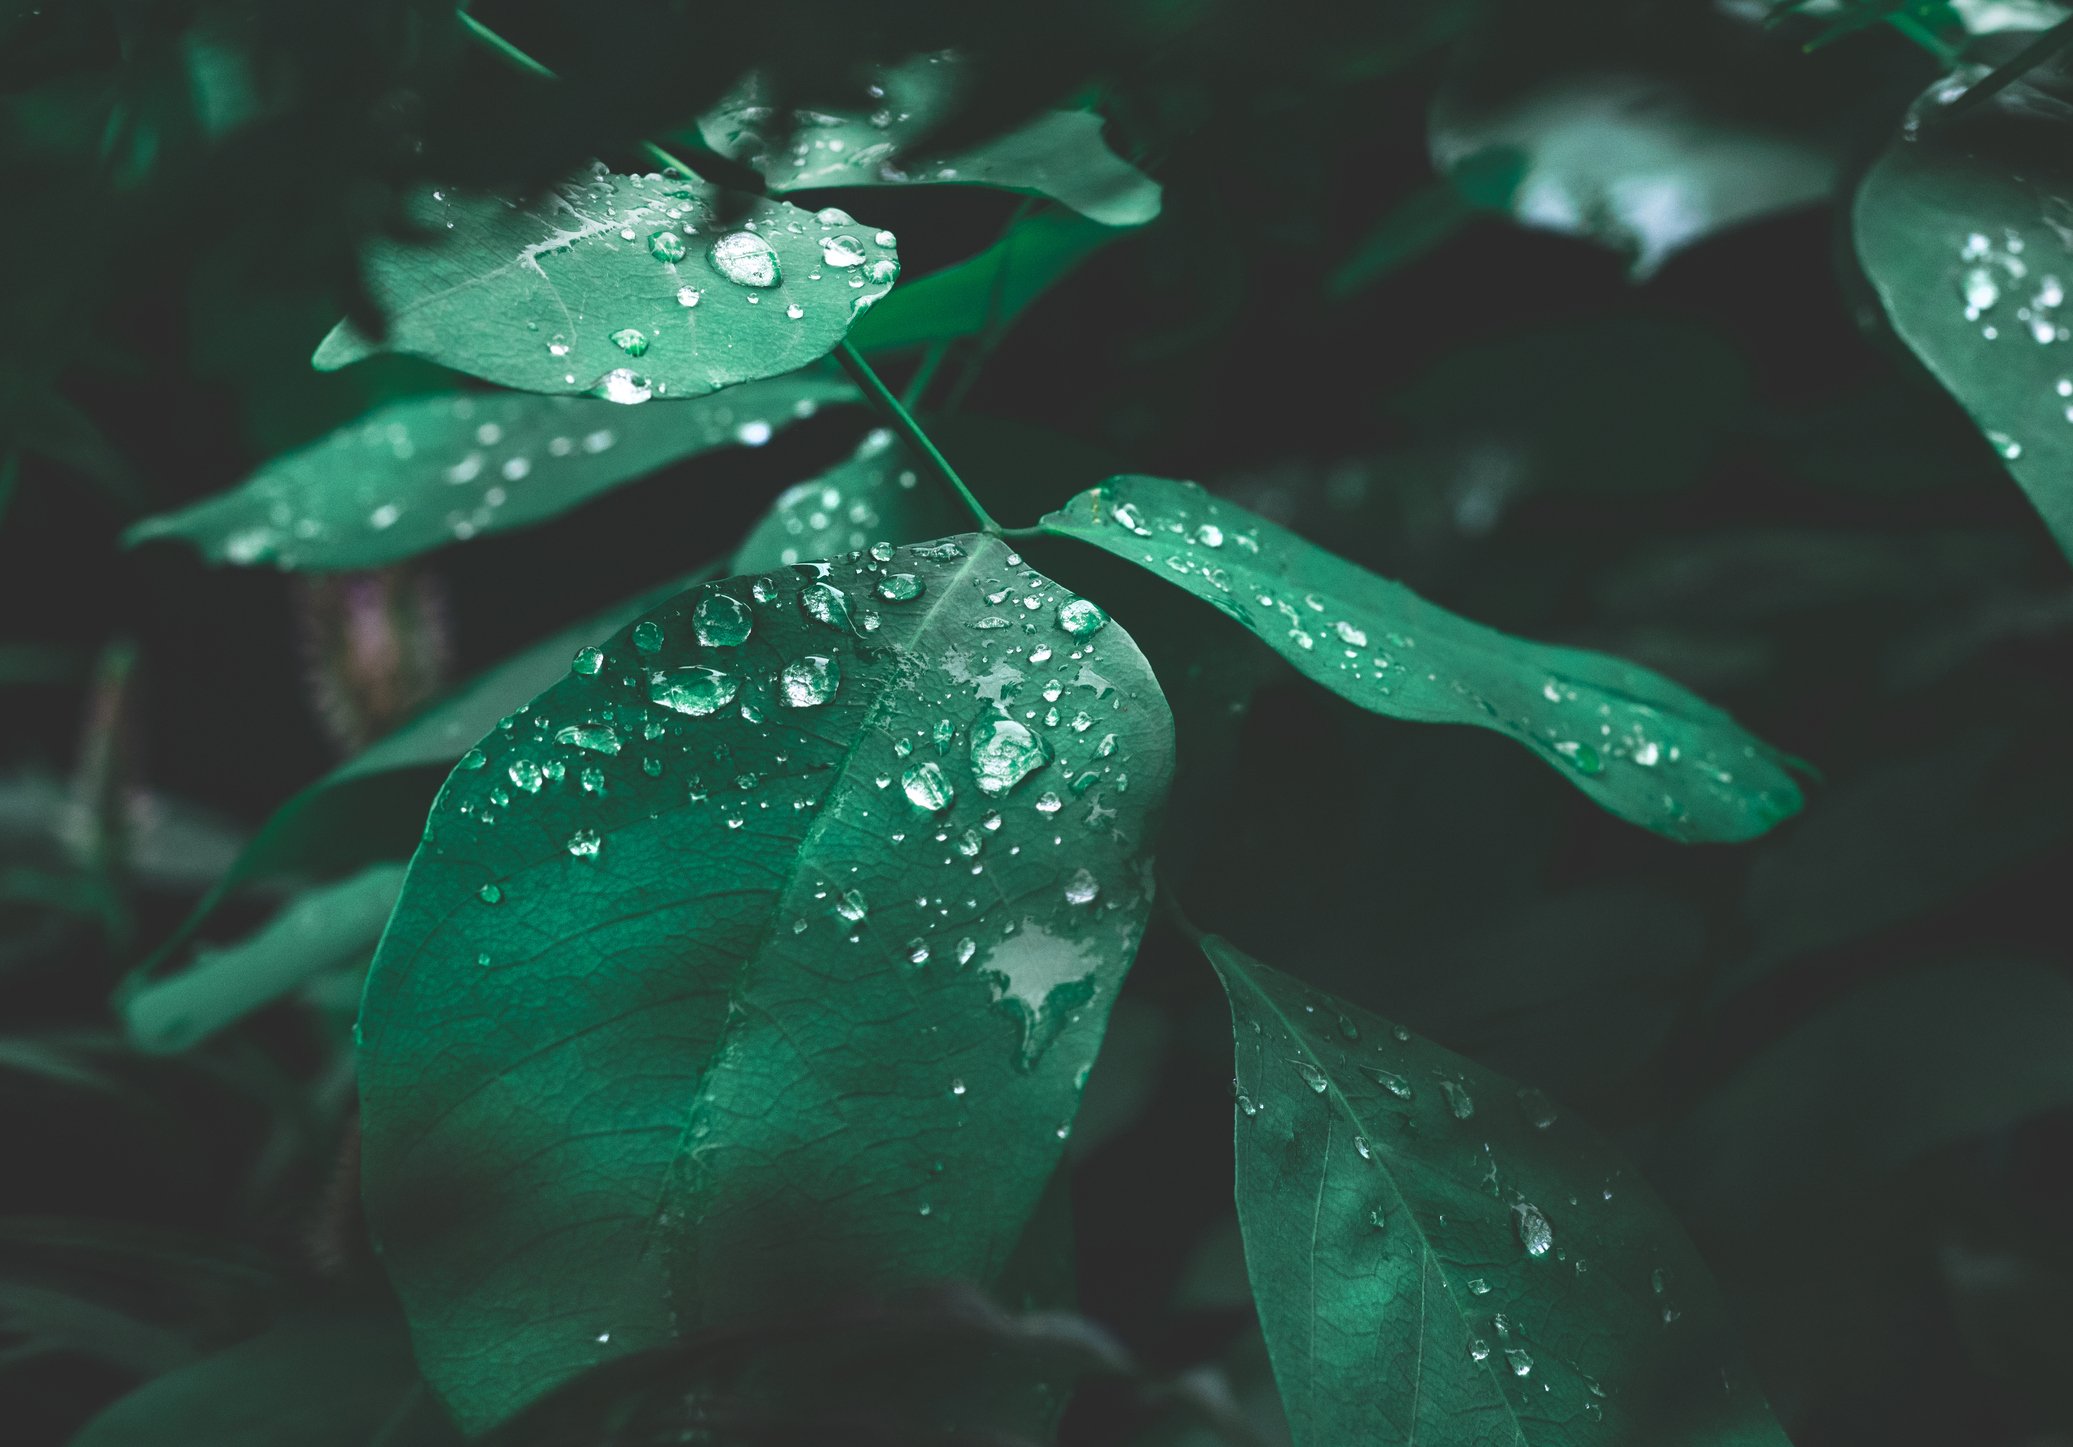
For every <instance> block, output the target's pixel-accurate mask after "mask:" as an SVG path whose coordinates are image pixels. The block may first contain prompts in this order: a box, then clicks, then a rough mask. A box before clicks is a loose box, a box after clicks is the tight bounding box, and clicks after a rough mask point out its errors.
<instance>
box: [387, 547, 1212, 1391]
mask: <svg viewBox="0 0 2073 1447" xmlns="http://www.w3.org/2000/svg"><path fill="white" fill-rule="evenodd" d="M1077 601H1078V600H1074V599H1072V598H1071V595H1069V594H1066V593H1064V592H1063V591H1062V590H1060V589H1059V588H1057V586H1056V585H1055V584H1052V583H1050V582H1048V581H1046V580H1045V579H1043V578H1042V577H1040V576H1039V575H1037V574H1036V573H1034V572H1033V571H1031V570H1029V569H1028V568H1026V567H1025V566H1023V565H1021V564H1020V562H1019V560H1017V559H1015V558H1014V557H1013V555H1012V554H1010V553H1009V552H1008V550H1007V548H1006V547H1005V546H1004V545H1003V544H1001V543H1000V542H998V541H996V540H992V539H986V538H981V537H976V536H971V537H963V538H959V539H955V540H950V541H945V542H938V543H932V544H927V545H924V546H920V547H914V548H907V549H903V550H894V549H891V548H884V549H882V550H881V549H877V548H874V549H873V552H872V554H868V555H860V556H851V557H848V558H845V559H842V560H839V561H837V562H834V563H830V564H826V565H821V566H819V567H816V568H809V569H801V570H799V571H797V572H795V573H788V574H785V575H781V576H773V577H765V578H761V579H749V578H739V579H734V580H731V581H729V582H726V583H721V584H713V585H708V586H706V587H704V588H700V589H697V590H695V591H693V592H690V593H686V594H683V595H681V596H680V597H678V598H675V599H673V600H671V601H670V602H669V603H667V604H665V605H663V606H662V607H661V608H659V609H657V610H656V611H655V612H653V613H651V614H650V615H649V616H648V617H647V618H645V619H643V620H642V621H641V622H640V623H639V624H637V625H635V626H634V627H633V628H632V629H630V630H627V631H625V632H622V633H620V634H618V635H616V636H615V637H614V638H613V639H612V640H611V641H610V642H609V643H607V644H606V645H605V646H604V647H603V648H602V649H601V650H596V651H594V652H589V653H586V654H585V655H583V656H582V657H581V659H580V660H579V662H578V664H577V666H576V669H575V671H574V672H572V673H571V674H570V675H569V676H567V677H566V678H565V679H564V680H563V681H562V682H561V683H559V684H557V685H555V687H553V688H551V689H549V690H548V691H547V692H546V693H545V694H544V695H542V696H541V697H540V698H539V699H538V700H536V701H535V703H534V704H533V705H532V706H531V707H530V709H528V710H526V711H525V712H523V713H521V714H520V715H519V716H517V717H516V718H514V719H513V720H512V721H511V727H510V728H508V729H505V728H501V727H500V728H497V729H494V730H492V731H491V732H490V734H489V735H488V737H486V738H485V739H484V740H483V741H482V743H481V744H480V745H479V746H478V747H477V749H475V750H472V751H471V752H470V753H469V754H468V755H467V756H466V757H465V758H464V759H463V760H462V763H461V767H460V768H459V769H457V770H456V771H455V772H454V774H453V775H452V777H451V778H450V779H449V780H448V782H447V785H446V788H445V790H444V791H443V792H442V793H441V795H440V799H439V802H438V804H437V805H436V806H435V807H434V809H433V812H432V817H431V821H430V824H429V826H428V834H427V839H428V842H427V843H426V844H425V846H424V847H423V848H421V849H420V850H419V852H418V854H417V856H416V858H415V859H414V860H413V862H412V864H411V868H410V874H409V876H408V878H407V880H406V882H405V885H404V890H403V896H402V899H401V900H400V901H399V903H398V905H397V908H396V914H395V917H394V919H393V921H392V922H391V924H390V926H389V930H388V933H387V934H386V935H385V936H384V938H383V942H382V946H381V949H380V951H379V952H378V954H377V956H376V960H375V966H374V970H373V973H372V975H371V977H370V980H369V984H368V992H367V997H366V1003H365V1006H364V1009H363V1012H362V1018H361V1029H362V1038H363V1042H364V1043H363V1047H362V1052H361V1057H360V1081H361V1093H362V1094H361V1098H362V1110H363V1129H364V1151H365V1155H364V1180H365V1189H366V1199H367V1207H368V1215H369V1220H370V1222H371V1225H372V1228H373V1231H374V1233H375V1236H376V1238H377V1240H378V1241H379V1245H380V1249H381V1251H382V1253H383V1256H384V1258H385V1260H386V1262H387V1265H388V1268H389V1272H390V1275H391V1278H392V1280H393V1281H394V1282H395V1284H396V1286H397V1289H398V1290H399V1292H400V1293H401V1295H402V1297H403V1300H404V1303H405V1305H406V1308H407V1310H408V1312H409V1315H410V1317H411V1321H412V1326H413V1330H414V1332H415V1334H416V1344H417V1350H418V1358H419V1361H420V1363H421V1364H422V1365H423V1367H424V1369H425V1371H426V1373H427V1376H428V1377H429V1378H430V1380H431V1381H432V1382H433V1383H434V1385H435V1386H436V1387H437V1389H438V1390H439V1392H440V1393H441V1395H442V1396H443V1397H444V1398H445V1399H446V1400H447V1402H448V1403H449V1404H450V1405H451V1406H452V1408H453V1409H454V1411H455V1413H456V1414H457V1416H458V1417H459V1418H460V1419H461V1421H462V1424H463V1426H464V1427H467V1428H469V1429H470V1430H475V1429H479V1428H480V1427H482V1426H485V1425H487V1424H489V1423H491V1422H493V1421H496V1420H498V1419H500V1418H502V1417H504V1416H506V1415H508V1414H509V1413H510V1412H512V1411H513V1410H514V1409H516V1408H517V1407H519V1406H520V1405H522V1404H523V1403H524V1402H525V1401H526V1400H527V1399H528V1398H530V1397H531V1396H533V1395H535V1394H537V1393H539V1392H541V1391H544V1390H546V1389H547V1388H549V1387H551V1386H553V1385H554V1384H555V1383H556V1382H558V1381H561V1380H564V1379H566V1378H568V1377H569V1376H571V1375H573V1374H575V1373H576V1372H578V1371H580V1370H582V1369H583V1368H585V1367H586V1366H588V1365H590V1364H592V1363H596V1362H600V1361H603V1360H606V1359H609V1358H613V1357H617V1356H619V1355H621V1354H623V1353H627V1352H632V1351H637V1350H640V1349H642V1348H645V1347H652V1346H656V1345H658V1344H661V1343H663V1342H666V1341H668V1340H670V1339H672V1338H673V1337H674V1336H675V1335H676V1334H677V1333H679V1332H684V1331H691V1330H695V1329H698V1328H700V1327H702V1326H707V1325H712V1324H714V1323H718V1322H725V1321H730V1320H734V1319H737V1318H754V1317H756V1316H759V1315H763V1314H766V1313H768V1312H770V1311H772V1310H774V1309H777V1308H779V1307H780V1306H781V1307H783V1308H784V1309H797V1308H798V1307H799V1306H801V1305H802V1304H806V1303H811V1302H813V1301H820V1300H827V1299H830V1298H832V1297H839V1296H845V1295H852V1296H854V1295H869V1294H876V1293H883V1292H886V1291H889V1290H894V1289H897V1288H900V1287H903V1286H906V1285H910V1284H913V1283H916V1282H919V1281H924V1280H931V1279H942V1278H956V1279H963V1280H973V1281H982V1282H983V1281H987V1280H989V1279H992V1278H993V1277H994V1276H996V1275H997V1274H998V1273H999V1272H1000V1270H1001V1268H1002V1266H1003V1265H1004V1263H1005V1261H1006V1259H1007V1256H1008V1253H1009V1252H1010V1251H1011V1250H1012V1248H1013V1246H1014V1243H1015V1240H1016V1238H1017V1236H1018V1235H1019V1234H1020V1231H1021V1228H1022V1225H1023V1223H1024V1222H1025V1221H1026V1219H1027V1218H1028V1216H1029V1213H1030V1211H1031V1210H1032V1209H1033V1207H1034V1205H1035V1203H1036V1200H1037V1197H1038V1195H1039V1194H1040V1193H1041V1191H1042V1190H1043V1187H1044V1183H1045V1181H1046V1180H1047V1179H1048V1178H1049V1176H1050V1174H1051V1172H1052V1169H1053V1167H1054V1166H1055V1165H1056V1163H1057V1160H1058V1157H1059V1155H1060V1153H1061V1151H1062V1150H1063V1149H1064V1140H1065V1138H1066V1136H1067V1135H1068V1134H1069V1128H1070V1124H1071V1121H1072V1117H1073V1111H1074V1108H1075V1106H1076V1104H1077V1099H1078V1094H1079V1089H1080V1082H1081V1080H1082V1079H1083V1076H1084V1072H1085V1071H1086V1069H1087V1067H1088V1066H1089V1065H1090V1064H1091V1063H1092V1060H1093V1057H1094V1052H1095V1049H1096V1047H1097V1046H1098V1044H1099V1042H1100V1037H1101V1033H1102V1026H1103V1022H1104V1021H1105V1019H1106V1017H1107V1013H1108V1009H1109V1006H1110V1004H1111V1002H1112V1001H1113V999H1114V996H1115V992H1116V989H1117V986H1118V985H1119V984H1120V982H1121V979H1122V976H1123V973H1124V971H1125V969H1126V968H1127V966H1128V964H1129V962H1130V959H1131V956H1132V954H1133V952H1134V950H1135V948H1136V944H1137V939H1138V936H1139V934H1140V932H1141V931H1142V929H1143V927H1144V922H1145V915H1146V912H1147V909H1148V906H1149V869H1148V866H1149V861H1148V859H1147V857H1146V852H1145V846H1146V842H1147V840H1148V838H1149V836H1150V833H1151V830H1152V826H1153V820H1154V816H1155V814H1156V811H1157V809H1158V807H1159V805H1160V802H1161V800H1162V799H1163V798H1164V795H1165V792H1166V784H1167V776H1168V773H1169V771H1170V768H1171V764H1172V734H1171V720H1170V718H1169V716H1168V714H1167V711H1166V707H1165V703H1164V700H1163V699H1162V698H1161V697H1160V695H1159V690H1158V686H1157V684H1156V683H1155V682H1154V680H1153V679H1152V677H1151V674H1150V672H1149V670H1148V669H1147V668H1146V666H1145V664H1144V661H1143V658H1142V656H1141V655H1140V654H1139V653H1138V652H1137V649H1136V647H1135V645H1134V644H1133V643H1132V642H1131V641H1130V639H1129V638H1128V637H1127V636H1126V635H1125V634H1124V633H1123V632H1122V630H1121V629H1120V628H1119V627H1115V626H1113V625H1110V626H1108V627H1104V628H1098V629H1091V628H1090V627H1089V623H1090V621H1091V620H1090V619H1088V618H1086V617H1084V616H1083V615H1084V612H1085V610H1084V609H1083V608H1080V607H1072V608H1065V607H1064V605H1066V604H1067V603H1069V602H1070V603H1077ZM1032 604H1033V605H1034V606H1031V605H1032ZM1062 608H1063V609H1064V614H1063V621H1061V617H1060V613H1061V609H1062ZM1068 624H1069V625H1070V626H1067V625H1068ZM701 639H703V640H704V641H703V642H701ZM586 670H587V671H586ZM1054 692H1055V693H1056V694H1057V697H1056V699H1055V700H1054V699H1053V698H1052V697H1051V696H1050V695H1051V694H1052V693H1054ZM1025 771H1026V772H1025Z"/></svg>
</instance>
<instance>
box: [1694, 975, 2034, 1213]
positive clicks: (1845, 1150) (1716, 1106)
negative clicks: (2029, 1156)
mask: <svg viewBox="0 0 2073 1447" xmlns="http://www.w3.org/2000/svg"><path fill="white" fill-rule="evenodd" d="M2068 1106H2073V982H2069V981H2068V980H2067V978H2066V977H2065V975H2064V974H2063V973H2061V972H2060V971H2059V970H2057V969H2053V968H2047V967H2045V966H2043V965H2040V964H2033V963H2030V962H2026V961H1988V962H1984V963H1968V964H1962V965H1943V966H1937V967H1932V968H1929V969H1922V970H1913V971H1909V972H1906V973H1903V974H1899V975H1892V976H1887V977H1885V978H1883V979H1879V980H1876V981H1873V982H1872V983H1870V984H1868V985H1864V986H1861V987H1859V988H1858V989H1856V990H1854V991H1852V992H1851V993H1850V994H1848V995H1845V996H1844V997H1843V998H1842V999H1840V1000H1838V1001H1837V1002H1836V1003H1834V1004H1833V1005H1830V1006H1828V1007H1827V1008H1826V1009H1824V1010H1822V1011H1820V1012H1819V1013H1817V1014H1815V1015H1814V1016H1812V1017H1811V1018H1809V1019H1807V1020H1806V1021H1804V1022H1802V1023H1801V1024H1800V1025H1798V1026H1797V1027H1795V1028H1794V1029H1793V1030H1791V1031H1790V1032H1788V1033H1787V1034H1786V1035H1785V1036H1784V1037H1783V1038H1781V1039H1779V1040H1778V1041H1776V1042H1775V1043H1774V1044H1773V1045H1771V1047H1770V1048H1769V1049H1767V1050H1765V1051H1764V1052H1763V1053H1761V1054H1760V1055H1758V1056H1757V1057H1756V1058H1755V1059H1753V1060H1751V1061H1750V1062H1749V1063H1748V1064H1747V1065H1745V1066H1743V1067H1742V1068H1741V1069H1740V1070H1739V1071H1737V1072H1736V1073H1735V1074H1734V1075H1732V1076H1730V1077H1729V1078H1728V1079H1727V1080H1726V1081H1725V1082H1724V1083H1722V1084H1721V1085H1720V1086H1718V1087H1716V1088H1715V1089H1714V1090H1713V1091H1712V1092H1710V1093H1709V1094H1708V1095H1707V1096H1706V1098H1705V1099H1703V1100H1702V1101H1700V1103H1699V1105H1698V1107H1697V1108H1696V1109H1695V1110H1694V1111H1693V1112H1692V1113H1691V1115H1690V1116H1688V1117H1687V1118H1686V1119H1685V1120H1684V1121H1683V1122H1682V1123H1681V1124H1680V1125H1679V1126H1678V1128H1677V1129H1676V1131H1675V1132H1674V1133H1673V1134H1672V1136H1671V1137H1670V1139H1669V1140H1668V1141H1666V1142H1665V1143H1664V1145H1663V1147H1662V1149H1661V1151H1660V1160H1659V1168H1658V1169H1657V1170H1656V1171H1655V1178H1656V1179H1657V1180H1659V1181H1661V1182H1662V1183H1663V1186H1664V1189H1665V1190H1666V1191H1668V1192H1670V1193H1671V1195H1672V1196H1673V1197H1674V1198H1675V1199H1678V1200H1680V1201H1685V1202H1688V1203H1689V1204H1690V1208H1691V1210H1692V1211H1693V1212H1694V1213H1696V1214H1703V1215H1706V1216H1712V1217H1718V1218H1721V1219H1723V1220H1734V1219H1737V1218H1738V1217H1741V1216H1744V1215H1746V1214H1747V1213H1750V1212H1755V1211H1762V1210H1767V1209H1771V1208H1775V1207H1777V1206H1779V1205H1781V1204H1783V1203H1784V1202H1786V1201H1787V1200H1789V1199H1791V1198H1792V1197H1793V1196H1794V1195H1795V1194H1796V1193H1799V1192H1805V1191H1812V1190H1816V1189H1819V1188H1820V1187H1822V1186H1834V1185H1837V1184H1840V1183H1852V1182H1856V1181H1858V1180H1861V1179H1862V1178H1863V1176H1864V1175H1865V1174H1866V1173H1867V1172H1876V1171H1884V1170H1890V1169H1892V1168H1893V1167H1895V1166H1898V1165H1901V1164H1903V1163H1905V1162H1906V1161H1907V1160H1909V1159H1910V1158H1912V1157H1914V1156H1918V1155H1920V1154H1922V1153H1923V1152H1925V1151H1929V1150H1933V1149H1935V1148H1937V1147H1939V1146H1946V1145H1951V1144H1954V1143H1956V1142H1958V1141H1962V1140H1968V1139H1971V1138H1973V1137H1976V1136H1981V1135H1987V1134H1991V1133H1993V1132H1995V1131H1999V1130H2004V1129H2007V1128H2008V1127H2010V1126H2013V1125H2015V1124H2017V1123H2019V1122H2020V1121H2022V1120H2024V1119H2026V1118H2028V1117H2029V1116H2032V1115H2036V1114H2038V1113H2039V1112H2042V1111H2047V1110H2061V1109H2065V1108H2067V1107H2068Z"/></svg>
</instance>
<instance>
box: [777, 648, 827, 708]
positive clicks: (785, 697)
mask: <svg viewBox="0 0 2073 1447" xmlns="http://www.w3.org/2000/svg"><path fill="white" fill-rule="evenodd" d="M841 684H842V666H841V665H840V664H839V663H837V662H836V661H835V660H834V659H832V658H826V657H823V656H822V655H820V654H818V653H809V654H807V655H806V656H805V657H804V658H795V659H793V660H792V661H791V662H790V663H787V664H786V665H785V666H784V670H783V672H782V673H780V674H779V676H778V702H780V703H782V704H784V706H785V707H787V708H815V707H818V706H819V705H821V704H824V703H826V702H827V701H828V700H829V699H831V698H833V697H834V696H835V690H836V689H837V688H839V687H840V686H841Z"/></svg>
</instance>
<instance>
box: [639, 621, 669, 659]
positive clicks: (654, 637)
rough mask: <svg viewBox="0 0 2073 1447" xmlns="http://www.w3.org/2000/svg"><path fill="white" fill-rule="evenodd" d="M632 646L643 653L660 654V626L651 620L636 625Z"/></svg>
mask: <svg viewBox="0 0 2073 1447" xmlns="http://www.w3.org/2000/svg"><path fill="white" fill-rule="evenodd" d="M633 646H634V647H636V648H638V649H640V651H641V652H643V653H659V652H661V650H662V625H661V624H659V623H657V622H655V621H654V620H653V619H646V620H643V621H642V622H639V623H636V624H635V625H634V629H633Z"/></svg>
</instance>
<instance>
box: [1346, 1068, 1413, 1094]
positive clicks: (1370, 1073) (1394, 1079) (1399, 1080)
mask: <svg viewBox="0 0 2073 1447" xmlns="http://www.w3.org/2000/svg"><path fill="white" fill-rule="evenodd" d="M1360 1072H1361V1074H1363V1075H1365V1076H1367V1077H1369V1078H1370V1079H1371V1080H1373V1081H1374V1082H1375V1084H1377V1085H1379V1086H1381V1087H1382V1088H1383V1089H1384V1090H1386V1091H1388V1092H1389V1093H1390V1094H1391V1095H1393V1096H1395V1097H1396V1098H1397V1099H1398V1100H1409V1099H1410V1098H1411V1097H1412V1096H1413V1095H1414V1094H1416V1092H1415V1091H1413V1090H1412V1089H1411V1082H1410V1081H1408V1080H1406V1079H1404V1078H1403V1077H1402V1076H1401V1075H1398V1074H1397V1073H1396V1072H1395V1071H1393V1070H1380V1069H1377V1068H1376V1067H1375V1066H1372V1065H1363V1066H1361V1067H1360Z"/></svg>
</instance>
